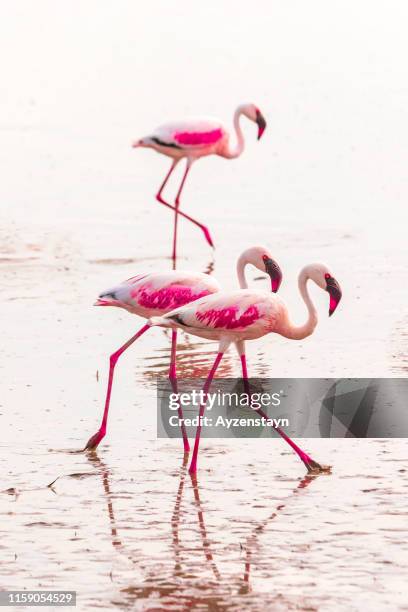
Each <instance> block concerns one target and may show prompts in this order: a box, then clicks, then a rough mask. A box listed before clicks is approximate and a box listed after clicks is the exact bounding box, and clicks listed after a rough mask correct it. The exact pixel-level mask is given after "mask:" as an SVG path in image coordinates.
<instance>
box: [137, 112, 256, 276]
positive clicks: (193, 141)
mask: <svg viewBox="0 0 408 612" xmlns="http://www.w3.org/2000/svg"><path fill="white" fill-rule="evenodd" d="M241 115H244V116H245V117H247V118H248V119H250V120H251V121H254V122H255V123H256V124H257V125H258V140H259V139H260V138H261V136H262V134H263V133H264V131H265V128H266V121H265V119H264V117H263V115H262V113H261V111H260V110H259V108H257V107H256V106H255V105H254V104H241V105H240V106H238V108H237V109H236V111H235V113H234V129H235V133H236V137H237V140H236V143H235V144H234V145H231V143H230V135H229V132H228V130H227V129H226V128H225V127H224V126H223V124H222V123H220V121H218V120H216V119H210V118H197V119H194V118H193V119H189V120H187V121H178V122H172V123H166V124H165V125H161V126H160V127H158V128H156V129H155V130H154V131H153V132H152V133H151V134H149V135H148V136H145V137H144V138H140V139H139V140H137V141H136V142H135V143H134V144H133V147H145V148H149V149H154V150H155V151H157V152H158V153H162V154H163V155H167V156H168V157H171V158H172V160H173V161H172V163H171V166H170V170H169V172H168V173H167V175H166V177H165V179H164V181H163V183H162V184H161V186H160V188H159V191H158V192H157V194H156V200H157V201H158V202H160V203H161V204H164V205H165V206H167V207H168V208H171V209H172V210H174V231H173V253H172V259H173V265H175V261H176V254H177V253H176V251H177V222H178V215H181V216H182V217H184V218H185V219H187V220H188V221H191V223H194V225H197V226H198V227H199V228H200V229H201V230H202V231H203V232H204V236H205V238H206V240H207V242H208V244H209V245H210V246H211V247H213V246H214V244H213V241H212V238H211V235H210V232H209V230H208V228H207V227H206V226H205V225H203V224H202V223H200V222H199V221H197V220H196V219H194V218H193V217H190V216H189V215H186V214H185V213H184V212H181V211H180V210H179V208H180V197H181V192H182V191H183V187H184V183H185V181H186V178H187V174H188V173H189V171H190V168H191V166H192V164H193V162H195V160H196V159H198V158H199V157H204V156H206V155H219V156H220V157H226V158H227V159H234V158H235V157H239V156H240V155H241V153H242V152H243V150H244V147H245V141H244V136H243V133H242V130H241V125H240V118H241ZM183 157H185V158H186V167H185V171H184V175H183V178H182V180H181V183H180V186H179V189H178V192H177V195H176V199H175V201H174V204H169V203H168V202H166V201H165V200H164V199H163V198H162V191H163V189H164V187H165V186H166V184H167V181H168V180H169V178H170V176H171V174H172V172H173V170H174V168H175V167H176V166H177V164H178V162H179V161H180V160H181V159H182V158H183Z"/></svg>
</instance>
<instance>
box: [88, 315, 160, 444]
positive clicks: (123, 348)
mask: <svg viewBox="0 0 408 612" xmlns="http://www.w3.org/2000/svg"><path fill="white" fill-rule="evenodd" d="M148 329H150V325H149V324H146V325H143V327H142V328H141V329H139V331H138V332H137V333H136V334H135V335H134V336H132V337H131V338H130V340H128V341H127V342H125V344H123V345H122V346H121V347H120V348H119V349H118V350H117V351H115V352H114V353H112V355H111V356H110V358H109V379H108V389H107V391H106V399H105V409H104V411H103V417H102V422H101V426H100V428H99V429H98V431H97V432H96V434H94V435H93V436H91V438H89V440H88V442H87V443H86V446H85V449H94V448H96V447H97V446H98V444H99V443H100V441H101V440H102V439H103V438H104V437H105V434H106V425H107V422H108V413H109V404H110V397H111V392H112V383H113V375H114V372H115V366H116V363H117V361H118V359H119V357H120V356H121V355H122V353H124V352H125V351H126V349H128V348H129V346H131V345H132V344H133V343H134V342H135V340H137V339H138V338H140V336H141V335H142V334H144V333H145V332H146V331H147V330H148ZM85 449H84V450H85Z"/></svg>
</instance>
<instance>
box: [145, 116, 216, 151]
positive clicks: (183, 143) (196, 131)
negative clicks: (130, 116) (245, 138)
mask: <svg viewBox="0 0 408 612" xmlns="http://www.w3.org/2000/svg"><path fill="white" fill-rule="evenodd" d="M224 134H225V132H224V129H223V127H222V125H221V124H220V123H219V122H217V121H215V120H208V119H207V120H206V119H190V120H188V121H179V122H175V123H171V124H166V125H162V126H160V127H159V128H157V129H156V130H155V132H154V134H153V135H152V138H153V140H156V141H157V143H158V144H160V143H161V144H162V145H164V146H170V147H180V148H199V147H207V146H211V145H214V144H216V143H217V142H219V141H220V140H221V139H222V138H223V136H224Z"/></svg>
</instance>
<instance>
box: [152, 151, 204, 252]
mask: <svg viewBox="0 0 408 612" xmlns="http://www.w3.org/2000/svg"><path fill="white" fill-rule="evenodd" d="M178 161H179V160H175V161H174V162H173V163H172V165H171V168H170V170H169V172H168V173H167V175H166V178H165V179H164V181H163V183H162V184H161V186H160V189H159V191H158V192H157V194H156V200H157V201H158V202H160V204H164V206H167V208H170V209H171V210H173V211H176V210H177V208H178V207H176V206H173V205H172V204H169V203H168V202H166V200H164V199H163V198H162V195H161V194H162V191H163V189H164V187H165V186H166V184H167V181H168V180H169V178H170V176H171V174H172V172H173V170H174V168H175V167H176V165H177V163H178ZM184 179H185V177H184ZM184 179H183V182H184ZM178 197H180V194H178ZM177 213H178V214H179V215H181V216H182V217H184V219H187V221H190V222H191V223H193V224H194V225H196V226H197V227H199V228H200V229H201V231H202V232H203V233H204V236H205V239H206V240H207V242H208V244H209V245H210V246H211V247H214V243H213V241H212V238H211V234H210V231H209V229H208V228H207V227H206V226H205V225H203V223H200V222H199V221H197V219H194V218H193V217H190V215H187V214H186V213H184V212H182V211H181V210H177Z"/></svg>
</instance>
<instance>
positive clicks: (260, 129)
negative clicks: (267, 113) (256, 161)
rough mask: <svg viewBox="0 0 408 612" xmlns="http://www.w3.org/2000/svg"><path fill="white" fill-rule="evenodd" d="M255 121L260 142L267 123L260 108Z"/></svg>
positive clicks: (257, 110)
mask: <svg viewBox="0 0 408 612" xmlns="http://www.w3.org/2000/svg"><path fill="white" fill-rule="evenodd" d="M255 121H256V123H257V125H258V140H260V139H261V137H262V134H263V133H264V131H265V128H266V121H265V117H264V116H263V114H262V113H261V111H260V110H259V109H258V108H257V109H256V119H255Z"/></svg>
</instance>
